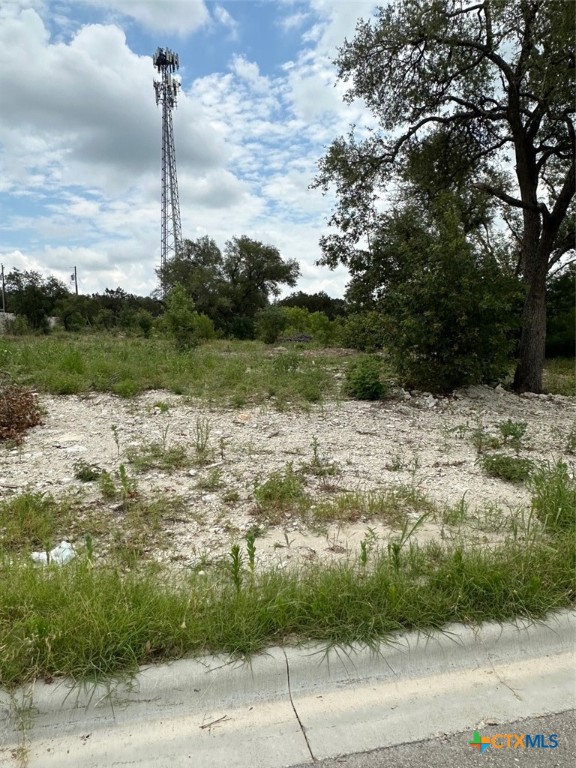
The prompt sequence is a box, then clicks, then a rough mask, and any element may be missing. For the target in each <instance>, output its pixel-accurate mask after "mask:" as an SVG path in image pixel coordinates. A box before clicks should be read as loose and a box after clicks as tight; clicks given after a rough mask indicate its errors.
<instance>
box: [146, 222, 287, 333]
mask: <svg viewBox="0 0 576 768" xmlns="http://www.w3.org/2000/svg"><path fill="white" fill-rule="evenodd" d="M299 274H300V268H299V266H298V263H297V262H296V261H294V260H288V261H285V260H284V259H282V256H281V255H280V252H279V251H278V249H277V248H275V247H274V246H272V245H266V244H264V243H261V242H260V241H258V240H253V239H251V238H249V237H247V236H245V235H243V236H242V237H233V238H232V239H231V240H229V241H228V242H227V243H226V244H225V247H224V253H222V252H221V251H220V249H219V248H218V246H217V245H216V243H215V242H214V241H213V240H211V239H210V238H208V237H202V238H199V239H198V240H195V241H194V240H185V241H184V246H183V248H182V250H181V252H180V253H178V254H177V255H176V256H174V257H173V258H172V259H169V260H168V262H167V263H166V266H165V268H164V270H163V274H162V275H160V274H159V273H158V276H159V277H162V278H163V285H164V288H165V289H168V290H171V289H173V288H174V287H175V286H176V285H177V284H180V285H182V286H183V288H184V289H185V290H186V292H187V294H188V295H189V296H190V298H191V299H192V300H193V301H194V305H195V307H196V310H197V311H198V312H201V313H203V314H205V315H207V316H208V317H210V319H211V320H212V321H213V322H214V325H215V327H216V328H217V329H218V330H220V331H222V332H224V333H226V334H231V335H233V336H238V337H240V338H246V337H251V336H253V334H254V318H255V316H256V314H257V312H258V311H259V310H261V309H263V308H264V307H266V306H268V304H269V303H270V298H271V297H276V296H278V295H279V294H280V286H281V285H290V286H293V285H295V284H296V281H297V279H298V276H299Z"/></svg>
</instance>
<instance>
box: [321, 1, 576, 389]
mask: <svg viewBox="0 0 576 768" xmlns="http://www.w3.org/2000/svg"><path fill="white" fill-rule="evenodd" d="M575 8H576V5H575V4H574V3H571V2H564V0H483V2H477V3H474V2H473V1H472V2H463V1H462V0H432V1H431V0H397V2H395V3H393V4H391V5H389V6H387V7H384V8H380V9H379V10H378V11H377V13H376V15H375V17H374V18H373V19H370V20H368V21H365V20H360V21H359V22H358V25H357V28H356V34H355V36H354V38H353V40H351V41H346V42H345V44H344V45H343V47H342V48H341V49H340V51H339V55H338V58H337V60H336V64H337V67H338V77H339V79H340V80H341V81H343V82H346V83H348V84H349V86H350V87H349V90H348V92H347V95H346V99H347V100H348V101H349V102H352V101H353V100H355V99H361V100H363V101H364V103H365V104H366V106H367V108H368V110H369V111H370V113H371V115H372V119H373V125H372V127H371V129H369V130H365V131H364V132H361V131H356V130H355V129H354V128H353V129H351V131H350V133H349V134H348V136H346V137H340V138H337V139H336V140H335V141H334V142H333V143H332V145H331V146H330V148H329V149H328V152H327V154H326V155H325V157H324V158H323V159H322V160H321V161H320V164H319V173H318V176H317V178H316V181H315V183H316V185H317V186H320V187H322V188H323V189H325V190H328V189H329V188H330V187H332V186H335V188H336V192H337V206H336V209H335V212H334V214H333V216H332V218H331V222H330V223H331V225H332V226H333V227H335V228H336V229H337V230H338V232H337V233H336V234H330V235H328V236H326V237H324V238H323V239H322V242H321V245H322V249H323V258H322V263H324V264H327V265H329V266H331V267H334V266H336V265H337V264H338V263H343V264H345V265H348V266H350V265H354V263H355V260H356V262H358V260H359V259H360V260H361V259H362V258H364V257H365V255H366V254H367V253H370V248H366V241H367V240H369V239H370V237H374V234H375V233H378V232H379V231H380V230H381V228H382V221H383V217H385V216H386V212H385V210H384V208H385V206H384V204H383V199H384V198H385V197H386V196H388V197H389V192H390V190H391V189H395V188H397V185H398V183H399V182H401V180H402V175H403V173H405V170H406V167H407V166H408V164H409V163H410V162H411V159H412V158H414V157H415V156H416V155H417V154H418V153H419V152H422V151H424V149H425V148H426V144H427V143H428V146H431V145H430V142H431V137H436V147H435V148H433V149H434V155H435V158H436V160H437V171H436V175H435V177H434V179H430V182H431V183H432V182H433V183H435V184H439V185H444V186H445V187H449V186H450V185H452V188H454V185H456V191H457V198H458V199H459V200H460V205H461V208H462V211H461V216H460V218H461V225H462V226H463V227H465V226H466V218H465V215H464V214H466V215H473V214H474V207H475V206H476V208H477V210H476V213H477V214H479V215H480V216H481V218H482V217H484V218H485V217H486V214H487V210H486V209H485V208H484V210H482V206H484V205H485V204H486V203H485V202H482V197H481V196H482V195H483V196H484V201H487V202H488V204H489V205H492V208H493V209H494V208H496V209H497V212H498V214H499V216H500V217H501V220H502V221H504V222H506V223H507V225H508V227H509V242H510V250H511V251H512V250H514V252H516V253H517V255H518V264H517V269H518V273H519V274H520V275H521V278H522V280H523V283H524V291H525V298H524V305H523V311H522V323H521V328H522V330H521V338H520V342H519V349H518V366H517V369H516V375H515V382H514V383H515V387H516V388H517V389H518V390H519V391H524V390H533V391H540V390H541V388H542V368H543V362H544V342H545V334H546V275H547V273H548V270H549V269H550V268H551V267H552V266H553V265H554V264H556V263H557V262H558V261H559V260H560V259H561V258H562V256H563V255H564V254H565V253H566V251H567V250H568V249H570V248H572V247H573V244H574V232H573V220H574V219H573V211H574V191H575V189H574V187H575V160H574V158H575V134H574V125H573V115H574V97H573V85H574V72H575V65H576V56H575V49H574V39H573V31H574V27H575ZM440 144H441V145H442V147H440V148H443V151H439V145H440ZM441 158H449V159H450V162H447V163H445V164H442V162H441ZM455 158H456V159H458V160H459V162H458V163H455V162H454V159H455ZM442 174H444V178H443V177H442ZM459 179H460V181H462V179H465V180H466V185H465V186H462V184H460V186H459V189H458V181H459ZM472 193H474V194H472ZM476 193H480V195H481V196H480V197H479V196H478V195H477V194H476ZM468 203H469V204H470V205H472V208H470V206H469V205H468ZM370 257H371V258H376V256H375V255H374V254H371V255H370Z"/></svg>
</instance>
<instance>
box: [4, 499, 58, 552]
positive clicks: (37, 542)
mask: <svg viewBox="0 0 576 768" xmlns="http://www.w3.org/2000/svg"><path fill="white" fill-rule="evenodd" d="M70 518H71V507H70V503H69V502H68V501H67V500H62V501H60V502H57V501H56V500H55V499H54V497H53V496H51V495H50V494H46V493H39V492H33V491H26V492H25V493H23V494H21V495H19V496H14V497H13V498H11V499H8V500H6V501H2V502H0V531H2V537H1V539H0V552H1V551H2V550H4V551H10V552H23V551H30V550H31V549H41V550H42V551H48V550H50V549H51V548H52V546H53V544H54V541H55V539H56V537H57V536H58V534H61V535H63V534H64V532H65V531H66V528H67V527H68V523H69V521H70Z"/></svg>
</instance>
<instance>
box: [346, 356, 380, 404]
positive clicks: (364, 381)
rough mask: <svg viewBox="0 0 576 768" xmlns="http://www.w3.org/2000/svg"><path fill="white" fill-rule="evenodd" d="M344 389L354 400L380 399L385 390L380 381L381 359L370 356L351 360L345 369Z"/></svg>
mask: <svg viewBox="0 0 576 768" xmlns="http://www.w3.org/2000/svg"><path fill="white" fill-rule="evenodd" d="M344 391H345V392H346V394H347V395H349V396H350V397H353V398H355V399H356V400H380V399H382V397H384V396H385V394H386V391H387V387H386V386H385V384H384V382H383V381H382V360H381V359H380V358H379V357H376V356H372V357H363V358H360V359H359V360H354V361H353V362H351V363H350V364H349V365H348V368H347V369H346V383H345V386H344Z"/></svg>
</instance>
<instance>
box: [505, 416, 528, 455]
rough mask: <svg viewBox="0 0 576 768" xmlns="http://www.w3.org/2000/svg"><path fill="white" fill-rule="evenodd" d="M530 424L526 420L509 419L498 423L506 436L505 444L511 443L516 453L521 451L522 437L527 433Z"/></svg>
mask: <svg viewBox="0 0 576 768" xmlns="http://www.w3.org/2000/svg"><path fill="white" fill-rule="evenodd" d="M527 426H528V424H526V422H525V421H512V420H511V419H507V420H506V421H503V422H502V423H501V424H499V425H498V428H499V429H500V433H501V435H502V437H503V438H504V445H511V446H512V448H514V450H515V451H516V453H520V448H521V442H522V438H523V437H524V435H525V434H526V428H527Z"/></svg>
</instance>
